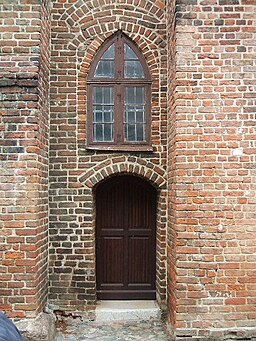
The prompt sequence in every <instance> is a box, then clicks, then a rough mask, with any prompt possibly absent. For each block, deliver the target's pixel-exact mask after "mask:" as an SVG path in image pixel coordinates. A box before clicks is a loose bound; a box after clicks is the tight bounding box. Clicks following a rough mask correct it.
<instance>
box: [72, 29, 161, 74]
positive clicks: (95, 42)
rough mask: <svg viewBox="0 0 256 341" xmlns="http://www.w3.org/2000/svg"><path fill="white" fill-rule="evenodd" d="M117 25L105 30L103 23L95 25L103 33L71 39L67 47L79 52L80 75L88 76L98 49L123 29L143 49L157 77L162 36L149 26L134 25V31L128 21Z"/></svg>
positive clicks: (151, 70) (152, 72) (150, 67)
mask: <svg viewBox="0 0 256 341" xmlns="http://www.w3.org/2000/svg"><path fill="white" fill-rule="evenodd" d="M115 26H116V27H115V28H113V29H112V30H103V28H102V27H101V25H98V26H97V27H95V29H96V31H97V28H99V30H100V31H101V33H100V34H98V35H97V36H95V37H94V38H93V39H92V38H90V39H89V38H88V37H85V36H84V35H83V34H81V35H80V36H79V37H76V38H75V39H73V40H72V41H70V43H69V44H68V47H67V48H68V50H74V51H77V52H78V61H79V65H80V68H79V73H78V77H79V78H80V77H82V78H86V75H87V74H88V72H89V68H90V65H91V62H92V60H93V58H94V56H95V54H96V53H97V51H98V49H99V48H100V47H101V46H102V44H103V43H104V42H105V41H106V39H107V38H109V37H110V36H112V35H113V34H115V33H116V32H117V31H118V30H121V31H123V32H124V33H125V34H126V35H127V36H128V37H129V38H130V39H131V40H132V41H134V42H135V43H136V44H137V46H138V48H139V49H140V50H141V52H142V53H143V55H144V56H145V58H146V60H147V63H148V67H149V70H150V72H151V74H152V75H154V77H156V74H157V75H158V70H159V63H160V59H161V54H160V50H161V49H159V44H161V43H163V39H162V37H159V36H158V35H157V34H156V33H155V32H152V30H150V29H148V28H146V29H143V30H142V28H141V27H140V26H139V25H138V26H137V25H134V31H133V32H130V31H129V29H128V23H123V24H119V23H116V24H115ZM106 32H107V33H106ZM160 42H161V43H160ZM84 44H86V45H84ZM162 49H163V50H164V49H165V46H163V47H162Z"/></svg>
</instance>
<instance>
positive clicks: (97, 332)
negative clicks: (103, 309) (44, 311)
mask: <svg viewBox="0 0 256 341" xmlns="http://www.w3.org/2000/svg"><path fill="white" fill-rule="evenodd" d="M88 340H93V341H132V340H136V341H139V340H140V341H150V340H151V341H170V340H171V338H170V337H168V335H167V333H166V331H165V328H164V325H163V324H162V323H161V322H160V321H143V320H142V321H109V322H107V321H106V322H83V323H81V322H80V323H79V322H77V321H76V322H73V323H72V324H71V323H70V324H67V325H65V326H64V327H63V326H62V327H61V326H59V328H58V333H57V337H56V341H88Z"/></svg>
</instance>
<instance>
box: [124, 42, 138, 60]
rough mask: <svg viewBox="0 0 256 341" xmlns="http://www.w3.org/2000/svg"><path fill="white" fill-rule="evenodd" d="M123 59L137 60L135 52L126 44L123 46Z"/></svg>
mask: <svg viewBox="0 0 256 341" xmlns="http://www.w3.org/2000/svg"><path fill="white" fill-rule="evenodd" d="M124 59H125V60H129V59H138V57H137V56H136V54H135V52H134V51H133V50H132V49H131V48H130V46H128V45H127V44H124Z"/></svg>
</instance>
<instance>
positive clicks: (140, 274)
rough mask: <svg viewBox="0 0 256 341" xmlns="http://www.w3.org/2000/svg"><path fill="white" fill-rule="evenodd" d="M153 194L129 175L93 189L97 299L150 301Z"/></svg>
mask: <svg viewBox="0 0 256 341" xmlns="http://www.w3.org/2000/svg"><path fill="white" fill-rule="evenodd" d="M156 197H157V192H156V190H155V188H154V187H153V186H151V185H150V184H149V183H148V182H147V181H145V180H143V179H141V178H138V177H135V176H130V175H123V176H118V177H113V178H110V179H109V180H107V181H105V182H104V183H102V184H101V185H100V186H98V188H97V190H96V243H97V254H96V260H97V296H98V299H154V298H155V277H156V274H155V263H156V259H155V254H156V251H155V249H156V245H155V244H156V241H155V240H156Z"/></svg>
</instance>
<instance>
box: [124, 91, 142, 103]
mask: <svg viewBox="0 0 256 341" xmlns="http://www.w3.org/2000/svg"><path fill="white" fill-rule="evenodd" d="M125 104H143V105H144V104H145V88H143V87H127V88H126V89H125Z"/></svg>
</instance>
